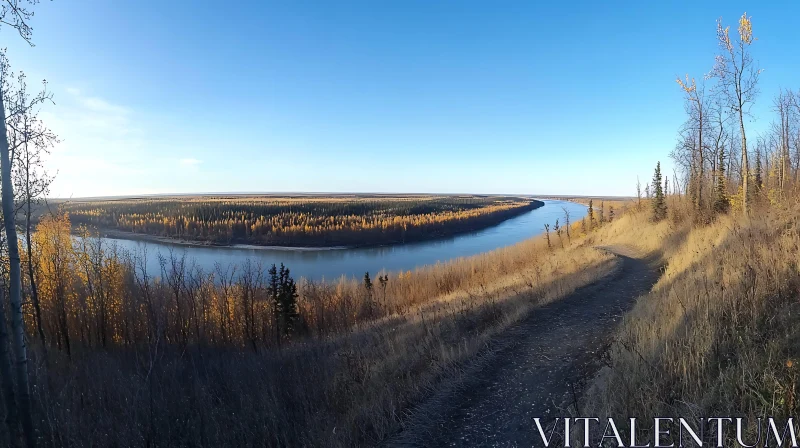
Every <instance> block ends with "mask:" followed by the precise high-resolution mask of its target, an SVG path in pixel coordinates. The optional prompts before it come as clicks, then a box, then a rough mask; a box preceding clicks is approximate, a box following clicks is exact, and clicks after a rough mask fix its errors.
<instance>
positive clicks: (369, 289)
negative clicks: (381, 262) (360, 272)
mask: <svg viewBox="0 0 800 448" xmlns="http://www.w3.org/2000/svg"><path fill="white" fill-rule="evenodd" d="M364 289H365V290H366V291H367V294H368V295H369V296H372V280H370V278H369V272H365V273H364Z"/></svg>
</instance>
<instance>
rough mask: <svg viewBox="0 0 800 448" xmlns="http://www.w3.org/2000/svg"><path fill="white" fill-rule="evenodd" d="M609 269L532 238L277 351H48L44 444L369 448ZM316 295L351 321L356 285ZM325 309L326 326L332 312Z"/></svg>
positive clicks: (445, 271)
mask: <svg viewBox="0 0 800 448" xmlns="http://www.w3.org/2000/svg"><path fill="white" fill-rule="evenodd" d="M573 239H575V238H574V237H573ZM615 263H616V262H615V260H614V258H613V257H611V256H610V255H609V254H607V253H605V252H603V251H600V250H597V249H594V248H592V247H590V246H587V245H585V244H582V242H581V241H579V240H577V239H576V241H573V243H572V244H570V245H568V247H567V248H566V249H563V250H562V249H558V250H553V251H550V250H548V249H547V246H546V243H545V241H544V240H543V239H541V238H537V239H535V240H531V241H527V242H524V243H522V244H519V245H517V246H514V247H510V248H505V249H500V250H497V251H494V252H490V253H487V254H483V255H480V256H477V257H472V258H465V259H460V260H455V261H453V262H451V263H447V264H441V265H438V266H433V267H428V268H424V269H419V270H417V271H415V272H412V273H410V274H409V273H405V274H403V276H402V277H399V276H393V277H392V278H393V279H394V281H390V285H391V286H390V288H387V299H386V302H387V304H386V306H385V308H384V310H385V311H386V313H385V314H384V315H383V317H377V318H373V319H354V320H353V321H352V322H341V323H342V328H341V329H340V330H337V331H333V332H326V333H324V334H317V335H316V337H311V338H308V339H305V340H302V341H300V342H297V343H294V344H291V345H289V346H287V347H284V348H283V349H282V350H277V349H270V350H262V351H259V353H254V352H253V351H252V350H249V349H245V348H234V347H216V348H215V347H209V346H204V345H203V344H202V343H198V344H193V345H190V346H189V347H186V348H180V347H178V346H174V345H171V344H163V343H162V344H151V345H145V346H139V347H138V348H136V347H134V348H128V347H114V348H110V349H107V350H101V349H97V348H85V349H78V350H75V352H74V354H73V358H72V360H68V359H67V358H66V356H64V354H63V353H61V352H58V351H56V350H51V352H50V356H49V357H48V359H47V360H44V359H41V358H40V359H37V360H36V361H35V362H34V363H33V364H34V366H35V368H34V369H33V373H32V375H33V380H34V384H35V385H36V388H35V396H36V403H37V408H36V420H37V422H38V423H37V427H38V430H39V433H40V434H41V442H42V445H44V446H145V445H149V446H264V445H267V446H321V445H325V446H364V445H375V444H378V443H380V442H381V441H383V440H385V439H386V438H387V437H389V436H390V435H391V434H393V433H394V432H396V431H397V430H398V429H399V428H400V425H401V424H402V422H403V421H405V420H406V418H407V415H408V414H407V413H408V411H409V410H410V409H411V408H412V407H413V406H414V405H415V404H417V403H420V402H421V401H422V400H424V398H425V397H427V396H428V395H429V393H430V391H431V390H432V389H433V388H435V387H438V386H441V385H442V382H446V381H449V380H452V379H454V378H457V376H458V374H459V369H460V367H461V366H462V365H463V363H464V362H465V361H467V360H469V359H471V358H473V357H474V356H475V355H476V354H478V353H479V352H480V351H481V350H483V349H484V348H485V346H486V343H487V342H488V341H489V339H490V338H491V337H492V336H493V335H494V334H496V333H497V332H499V331H502V330H503V329H504V328H506V327H507V326H509V325H511V324H513V323H514V322H516V321H518V320H519V319H520V318H521V317H523V316H525V315H526V314H527V313H529V312H535V308H536V307H537V306H539V305H541V304H543V303H547V302H550V301H553V300H558V299H559V298H561V297H563V296H565V295H567V294H569V293H570V292H572V291H574V290H575V289H576V288H578V287H581V286H583V285H586V284H588V283H590V282H592V281H594V280H595V279H597V278H598V277H600V276H602V275H606V274H607V273H609V272H610V271H611V270H612V269H613V268H614V266H615ZM306 286H308V285H306ZM316 287H317V288H318V290H317V293H318V294H320V297H322V296H324V294H323V293H321V292H319V291H328V292H331V293H332V294H336V295H337V297H348V300H349V301H350V302H349V303H351V308H347V311H348V313H349V312H353V311H354V310H358V309H361V308H363V304H360V303H359V302H358V300H360V299H359V298H363V295H359V288H360V286H359V285H358V284H357V283H351V282H340V283H339V284H334V285H316ZM302 300H303V302H302V303H301V305H302V306H303V307H311V305H312V304H313V303H312V302H311V300H312V299H311V298H309V297H308V296H307V295H304V297H303V299H302ZM321 309H322V310H325V311H323V312H324V313H326V314H327V315H328V316H327V317H329V318H332V317H331V316H330V315H332V314H333V313H334V309H333V308H331V309H326V308H321ZM343 314H347V313H343ZM310 316H312V315H310ZM317 317H320V316H317ZM309 322H313V317H309Z"/></svg>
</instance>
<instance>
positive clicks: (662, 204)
mask: <svg viewBox="0 0 800 448" xmlns="http://www.w3.org/2000/svg"><path fill="white" fill-rule="evenodd" d="M663 187H664V186H663V184H662V181H661V162H658V163H657V164H656V170H655V173H653V221H656V222H658V221H661V220H662V219H664V218H666V217H667V203H666V201H665V200H664V189H663Z"/></svg>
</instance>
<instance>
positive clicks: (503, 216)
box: [98, 199, 545, 251]
mask: <svg viewBox="0 0 800 448" xmlns="http://www.w3.org/2000/svg"><path fill="white" fill-rule="evenodd" d="M544 205H545V203H544V202H542V201H539V200H535V199H533V200H530V203H529V204H528V205H526V206H523V207H517V208H514V209H511V210H507V211H505V212H501V213H497V215H496V216H493V215H490V216H487V217H484V219H481V220H480V221H478V220H476V222H475V225H472V226H464V227H461V228H458V229H455V230H453V231H447V230H445V231H436V232H431V233H429V234H417V235H414V236H412V237H408V238H404V239H403V240H388V241H384V242H381V243H365V244H350V245H330V246H319V245H311V246H284V245H261V244H253V243H220V242H216V241H208V240H197V239H183V238H173V237H168V236H160V235H152V234H147V233H138V232H129V231H125V230H118V229H109V228H99V229H98V232H99V233H100V235H101V236H103V237H106V238H114V239H122V240H130V241H144V242H151V243H159V244H167V245H176V246H189V247H214V248H229V249H252V250H277V251H323V250H343V249H367V248H378V247H389V246H396V245H403V244H412V243H423V242H428V241H437V240H443V239H447V238H452V237H456V236H459V235H464V234H469V233H472V232H478V231H481V230H485V229H488V228H491V227H494V226H497V225H499V224H502V223H503V222H505V221H507V220H509V219H513V218H515V217H518V216H520V215H522V214H524V213H527V212H530V211H533V210H536V209H538V208H541V207H543V206H544ZM491 218H497V219H491Z"/></svg>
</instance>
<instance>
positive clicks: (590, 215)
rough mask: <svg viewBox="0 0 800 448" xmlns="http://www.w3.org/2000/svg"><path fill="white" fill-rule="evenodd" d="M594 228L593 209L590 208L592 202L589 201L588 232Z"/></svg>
mask: <svg viewBox="0 0 800 448" xmlns="http://www.w3.org/2000/svg"><path fill="white" fill-rule="evenodd" d="M592 227H594V207H593V206H592V200H591V199H589V230H592Z"/></svg>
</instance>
